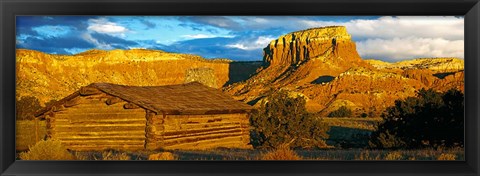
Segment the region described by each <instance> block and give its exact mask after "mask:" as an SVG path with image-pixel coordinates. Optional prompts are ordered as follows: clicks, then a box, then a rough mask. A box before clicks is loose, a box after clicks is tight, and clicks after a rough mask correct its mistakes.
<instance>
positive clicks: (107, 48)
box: [81, 33, 114, 50]
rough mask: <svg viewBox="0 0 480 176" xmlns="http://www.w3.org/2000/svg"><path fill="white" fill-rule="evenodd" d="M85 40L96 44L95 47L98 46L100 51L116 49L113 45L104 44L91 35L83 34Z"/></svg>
mask: <svg viewBox="0 0 480 176" xmlns="http://www.w3.org/2000/svg"><path fill="white" fill-rule="evenodd" d="M81 37H82V38H83V39H84V40H86V41H88V42H90V43H92V44H94V45H95V46H97V47H98V48H100V49H105V50H109V49H114V48H113V47H112V46H111V45H109V44H106V43H102V42H99V41H98V40H97V39H95V38H93V37H92V35H90V34H89V33H84V34H82V36H81Z"/></svg>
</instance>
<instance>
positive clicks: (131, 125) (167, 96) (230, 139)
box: [35, 82, 253, 151]
mask: <svg viewBox="0 0 480 176" xmlns="http://www.w3.org/2000/svg"><path fill="white" fill-rule="evenodd" d="M252 109H253V108H252V107H251V106H250V105H247V104H244V103H242V102H240V101H237V100H235V99H233V98H232V97H230V96H228V95H226V94H224V93H223V92H221V91H220V90H218V89H215V88H211V87H207V86H205V85H203V84H201V83H198V82H192V83H187V84H180V85H167V86H125V85H116V84H110V83H93V84H90V85H88V86H85V87H82V88H80V89H79V90H78V91H76V92H74V93H73V94H71V95H69V96H67V97H65V98H63V99H61V100H59V101H57V102H55V103H53V104H52V105H49V106H48V107H46V108H44V109H41V110H40V111H38V112H37V113H36V114H35V116H36V117H37V118H39V119H44V120H46V124H47V136H46V137H47V138H53V139H57V140H60V141H61V142H62V144H64V145H65V146H66V148H68V149H70V150H76V151H86V150H107V149H114V150H127V151H135V150H157V149H165V150H174V149H181V150H184V149H185V150H189V149H200V150H202V149H213V148H217V147H224V148H251V147H252V146H251V145H250V144H249V142H250V136H249V133H250V132H249V131H250V129H249V128H250V125H249V117H248V113H249V112H250V111H251V110H252Z"/></svg>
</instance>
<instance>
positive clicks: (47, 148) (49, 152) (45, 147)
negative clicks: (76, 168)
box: [20, 139, 75, 160]
mask: <svg viewBox="0 0 480 176" xmlns="http://www.w3.org/2000/svg"><path fill="white" fill-rule="evenodd" d="M20 159H21V160H74V159H75V157H74V156H73V155H72V154H71V153H70V152H69V151H68V150H67V149H66V148H65V147H64V146H63V145H62V143H61V142H60V141H57V140H51V139H49V140H46V141H44V140H42V141H40V142H38V143H37V144H35V145H34V146H32V147H30V149H29V151H27V152H22V153H20Z"/></svg>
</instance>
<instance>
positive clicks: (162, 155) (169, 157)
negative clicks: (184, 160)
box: [148, 152, 177, 160]
mask: <svg viewBox="0 0 480 176" xmlns="http://www.w3.org/2000/svg"><path fill="white" fill-rule="evenodd" d="M176 159H177V156H175V155H174V154H173V153H170V152H161V153H155V154H151V155H149V156H148V160H176Z"/></svg>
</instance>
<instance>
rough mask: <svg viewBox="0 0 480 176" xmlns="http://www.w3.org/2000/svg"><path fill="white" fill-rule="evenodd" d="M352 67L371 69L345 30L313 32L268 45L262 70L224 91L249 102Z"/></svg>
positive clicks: (294, 34) (303, 32)
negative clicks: (268, 93)
mask: <svg viewBox="0 0 480 176" xmlns="http://www.w3.org/2000/svg"><path fill="white" fill-rule="evenodd" d="M353 66H361V67H366V68H372V66H370V65H369V64H368V63H366V62H364V61H363V60H362V59H361V58H360V56H359V55H358V53H357V51H356V48H355V43H354V42H353V41H352V40H351V36H350V35H349V34H348V33H347V30H346V28H345V27H343V26H331V27H323V28H313V29H308V30H303V31H298V32H292V33H289V34H286V35H283V36H281V37H279V38H278V39H276V40H273V41H271V42H270V44H269V45H268V46H266V48H264V68H263V69H261V70H259V71H258V72H257V74H256V75H254V76H253V77H252V78H250V79H249V80H247V81H245V82H243V83H239V84H234V85H232V86H229V87H227V88H225V89H224V90H225V91H227V92H229V93H230V94H232V95H234V96H235V97H236V98H238V99H240V100H243V101H246V102H250V101H255V100H257V99H258V97H259V96H261V95H262V94H264V93H265V92H267V91H269V90H270V89H277V88H280V87H283V88H295V87H302V86H309V85H311V84H312V83H313V82H315V81H317V80H318V79H319V78H321V77H336V76H338V75H339V74H340V73H342V72H344V71H346V70H348V69H349V68H350V67H353ZM295 89H296V88H295Z"/></svg>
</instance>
